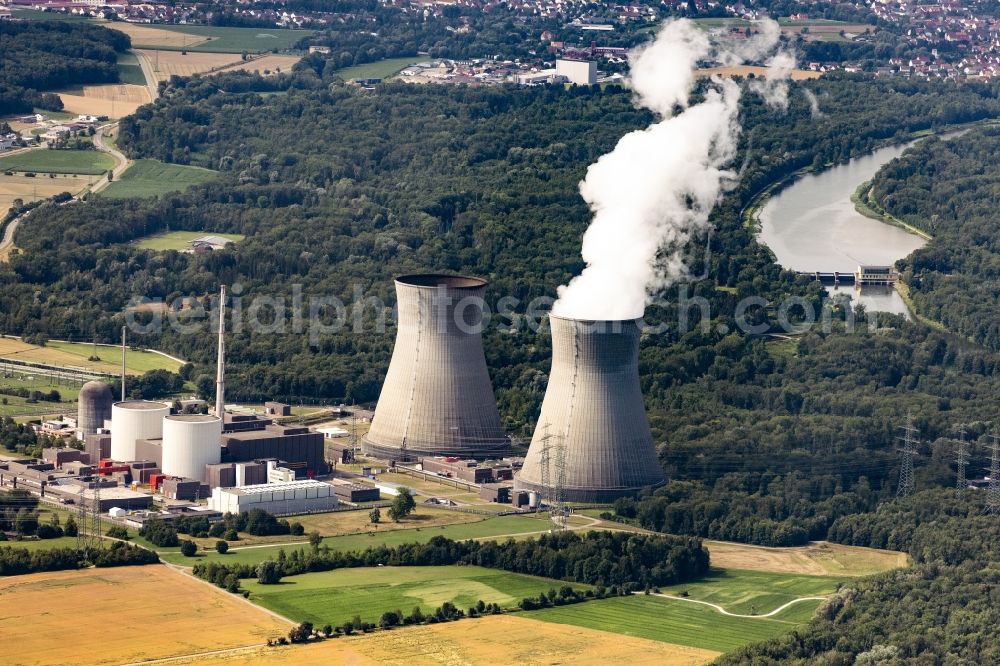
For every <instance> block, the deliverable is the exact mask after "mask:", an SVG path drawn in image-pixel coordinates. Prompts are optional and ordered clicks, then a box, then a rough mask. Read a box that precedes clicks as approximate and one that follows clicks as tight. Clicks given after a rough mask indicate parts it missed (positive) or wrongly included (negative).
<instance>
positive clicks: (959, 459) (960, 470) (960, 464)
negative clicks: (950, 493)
mask: <svg viewBox="0 0 1000 666" xmlns="http://www.w3.org/2000/svg"><path fill="white" fill-rule="evenodd" d="M955 429H956V430H957V431H958V440H957V441H956V444H957V450H956V452H955V463H956V464H957V467H956V478H955V492H956V493H957V494H958V496H959V498H961V497H964V496H965V491H966V489H967V488H968V487H969V480H968V478H967V474H966V472H967V470H968V467H969V447H968V446H967V444H966V442H965V424H964V423H960V424H958V425H957V426H955Z"/></svg>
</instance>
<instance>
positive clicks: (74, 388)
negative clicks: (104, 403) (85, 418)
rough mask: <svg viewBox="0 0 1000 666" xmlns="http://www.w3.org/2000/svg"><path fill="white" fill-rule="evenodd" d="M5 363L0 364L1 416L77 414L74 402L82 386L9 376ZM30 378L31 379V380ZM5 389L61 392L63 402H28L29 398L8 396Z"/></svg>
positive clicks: (44, 378)
mask: <svg viewBox="0 0 1000 666" xmlns="http://www.w3.org/2000/svg"><path fill="white" fill-rule="evenodd" d="M2 368H3V363H2V362H0V416H22V415H25V414H32V415H42V414H44V415H49V414H59V413H62V414H71V413H75V412H76V405H75V404H74V402H73V401H75V400H76V399H77V396H78V395H79V394H80V384H76V383H66V382H62V383H59V382H55V381H54V380H52V379H51V378H49V377H44V376H42V375H37V374H35V375H32V374H30V373H29V374H23V375H22V374H20V373H18V374H13V375H11V376H8V374H10V373H7V372H3V371H2ZM29 377H30V379H29ZM3 389H27V390H29V391H41V392H42V393H49V392H51V391H53V390H55V391H59V395H60V396H61V397H62V401H61V402H49V401H47V400H39V401H37V402H28V398H22V397H20V396H16V395H7V394H6V393H5V392H3Z"/></svg>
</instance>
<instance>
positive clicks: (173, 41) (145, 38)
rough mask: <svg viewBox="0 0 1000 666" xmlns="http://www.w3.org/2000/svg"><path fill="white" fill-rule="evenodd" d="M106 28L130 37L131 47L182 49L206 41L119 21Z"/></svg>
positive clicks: (195, 36)
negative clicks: (172, 47) (173, 47)
mask: <svg viewBox="0 0 1000 666" xmlns="http://www.w3.org/2000/svg"><path fill="white" fill-rule="evenodd" d="M107 27H108V28H111V29H112V30H117V31H118V32H124V33H125V34H126V35H128V36H129V37H131V38H132V45H133V46H176V47H181V48H183V47H185V46H196V45H198V44H204V43H205V42H206V41H208V40H206V39H205V38H203V37H199V36H198V35H188V34H185V33H182V32H175V31H173V30H164V29H163V28H152V27H149V26H145V25H136V24H134V23H123V22H121V21H116V22H115V23H114V24H113V25H108V26H107Z"/></svg>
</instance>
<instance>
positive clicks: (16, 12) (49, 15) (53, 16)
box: [10, 9, 90, 21]
mask: <svg viewBox="0 0 1000 666" xmlns="http://www.w3.org/2000/svg"><path fill="white" fill-rule="evenodd" d="M10 13H11V16H12V17H13V18H16V19H20V20H22V21H89V20H90V19H88V18H87V17H85V16H77V15H75V14H67V13H64V12H42V11H38V10H36V9H11V10H10Z"/></svg>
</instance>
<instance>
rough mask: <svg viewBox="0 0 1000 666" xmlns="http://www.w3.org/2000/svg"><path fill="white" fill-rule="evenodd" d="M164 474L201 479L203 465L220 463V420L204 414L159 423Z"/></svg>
mask: <svg viewBox="0 0 1000 666" xmlns="http://www.w3.org/2000/svg"><path fill="white" fill-rule="evenodd" d="M162 446H163V465H162V466H161V467H162V469H163V473H164V474H170V475H172V476H183V477H185V478H188V479H198V480H199V481H202V480H204V478H205V465H214V464H218V463H219V462H220V461H221V460H222V419H220V418H219V417H218V416H212V415H208V414H175V415H173V416H168V417H166V418H165V419H163V442H162Z"/></svg>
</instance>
